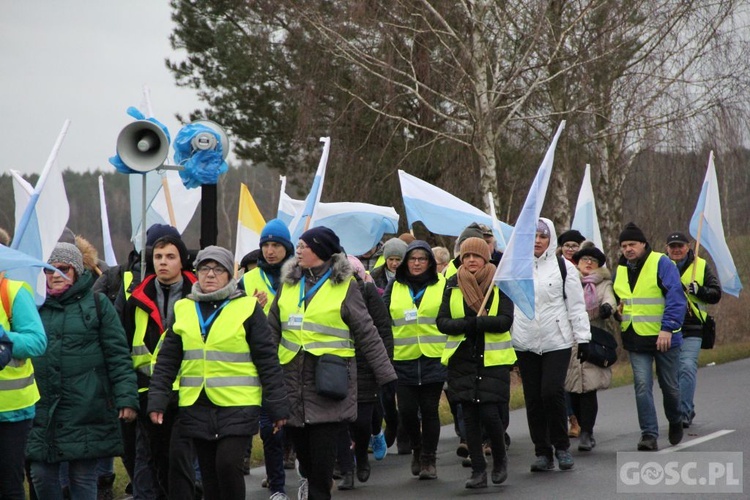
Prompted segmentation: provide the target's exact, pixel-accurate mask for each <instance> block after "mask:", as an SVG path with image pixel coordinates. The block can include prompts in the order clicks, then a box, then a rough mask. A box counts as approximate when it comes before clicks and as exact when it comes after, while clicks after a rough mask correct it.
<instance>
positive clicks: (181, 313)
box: [172, 296, 262, 406]
mask: <svg viewBox="0 0 750 500" xmlns="http://www.w3.org/2000/svg"><path fill="white" fill-rule="evenodd" d="M256 302H257V300H256V299H255V298H253V297H247V296H243V297H238V298H236V299H232V300H231V301H229V303H228V304H227V305H226V306H225V307H224V310H223V311H221V313H220V314H219V315H218V316H217V317H216V319H215V320H214V322H213V323H212V324H211V328H210V330H209V332H208V335H207V337H206V341H205V342H204V341H203V337H202V336H201V328H200V321H199V319H198V313H197V311H196V303H195V302H194V301H192V300H190V299H180V300H178V301H177V302H176V303H175V306H174V312H175V323H174V326H173V327H172V330H173V331H174V333H175V334H177V335H179V336H180V337H181V338H182V350H183V351H182V364H181V365H180V373H179V376H178V378H179V383H180V390H179V396H180V400H179V405H180V406H190V405H192V404H193V403H195V401H196V400H197V399H198V396H199V395H200V393H201V391H203V390H205V391H206V396H208V399H210V400H211V402H212V403H214V404H215V405H217V406H260V404H261V400H262V394H261V386H260V378H259V377H258V370H257V368H256V367H255V364H254V363H253V361H252V355H251V353H250V346H249V345H248V343H247V340H246V338H245V327H244V323H245V321H246V320H247V319H248V318H249V317H250V316H251V315H252V313H253V311H254V310H255V303H256Z"/></svg>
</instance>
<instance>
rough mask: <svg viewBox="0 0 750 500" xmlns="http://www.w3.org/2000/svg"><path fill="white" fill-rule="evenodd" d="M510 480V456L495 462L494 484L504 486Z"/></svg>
mask: <svg viewBox="0 0 750 500" xmlns="http://www.w3.org/2000/svg"><path fill="white" fill-rule="evenodd" d="M506 479H508V455H504V456H503V457H502V458H500V459H498V460H496V461H494V462H493V465H492V484H502V483H504V482H505V480H506Z"/></svg>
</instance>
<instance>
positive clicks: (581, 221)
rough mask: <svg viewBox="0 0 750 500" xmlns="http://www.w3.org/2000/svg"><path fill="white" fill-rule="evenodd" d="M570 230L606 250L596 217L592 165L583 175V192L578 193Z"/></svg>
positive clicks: (587, 167)
mask: <svg viewBox="0 0 750 500" xmlns="http://www.w3.org/2000/svg"><path fill="white" fill-rule="evenodd" d="M570 228H571V229H577V230H578V231H580V232H581V234H582V235H584V236H585V237H586V239H587V240H589V241H593V242H594V245H596V248H598V249H599V250H602V251H603V250H604V248H603V247H602V233H601V231H600V230H599V218H598V217H597V215H596V203H595V202H594V188H593V186H592V185H591V165H588V164H587V165H586V171H585V173H584V174H583V183H581V190H580V191H579V192H578V201H577V202H576V211H575V214H574V215H573V223H572V224H571V226H570Z"/></svg>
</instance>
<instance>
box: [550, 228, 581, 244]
mask: <svg viewBox="0 0 750 500" xmlns="http://www.w3.org/2000/svg"><path fill="white" fill-rule="evenodd" d="M569 241H575V242H576V243H578V244H579V245H580V244H581V243H583V242H584V241H586V237H585V236H584V235H582V234H581V232H580V231H579V230H577V229H569V230H568V231H565V232H564V233H562V234H561V235H560V236H558V237H557V246H559V247H561V246H563V245H564V244H565V243H567V242H569Z"/></svg>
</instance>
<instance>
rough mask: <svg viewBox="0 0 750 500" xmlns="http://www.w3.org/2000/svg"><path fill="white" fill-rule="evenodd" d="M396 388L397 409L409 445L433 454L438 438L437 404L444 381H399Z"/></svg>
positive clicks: (438, 416)
mask: <svg viewBox="0 0 750 500" xmlns="http://www.w3.org/2000/svg"><path fill="white" fill-rule="evenodd" d="M396 390H397V395H398V413H399V416H400V417H401V423H402V424H403V425H404V428H405V429H406V433H407V434H408V435H409V441H410V442H411V447H412V449H413V450H415V449H421V450H422V454H423V455H425V454H426V455H434V454H435V451H437V445H438V441H439V440H440V415H439V414H438V405H439V404H440V395H441V394H442V392H443V383H442V382H436V383H433V384H424V385H399V386H398V388H397V389H396ZM420 416H421V417H422V418H421V424H420Z"/></svg>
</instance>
